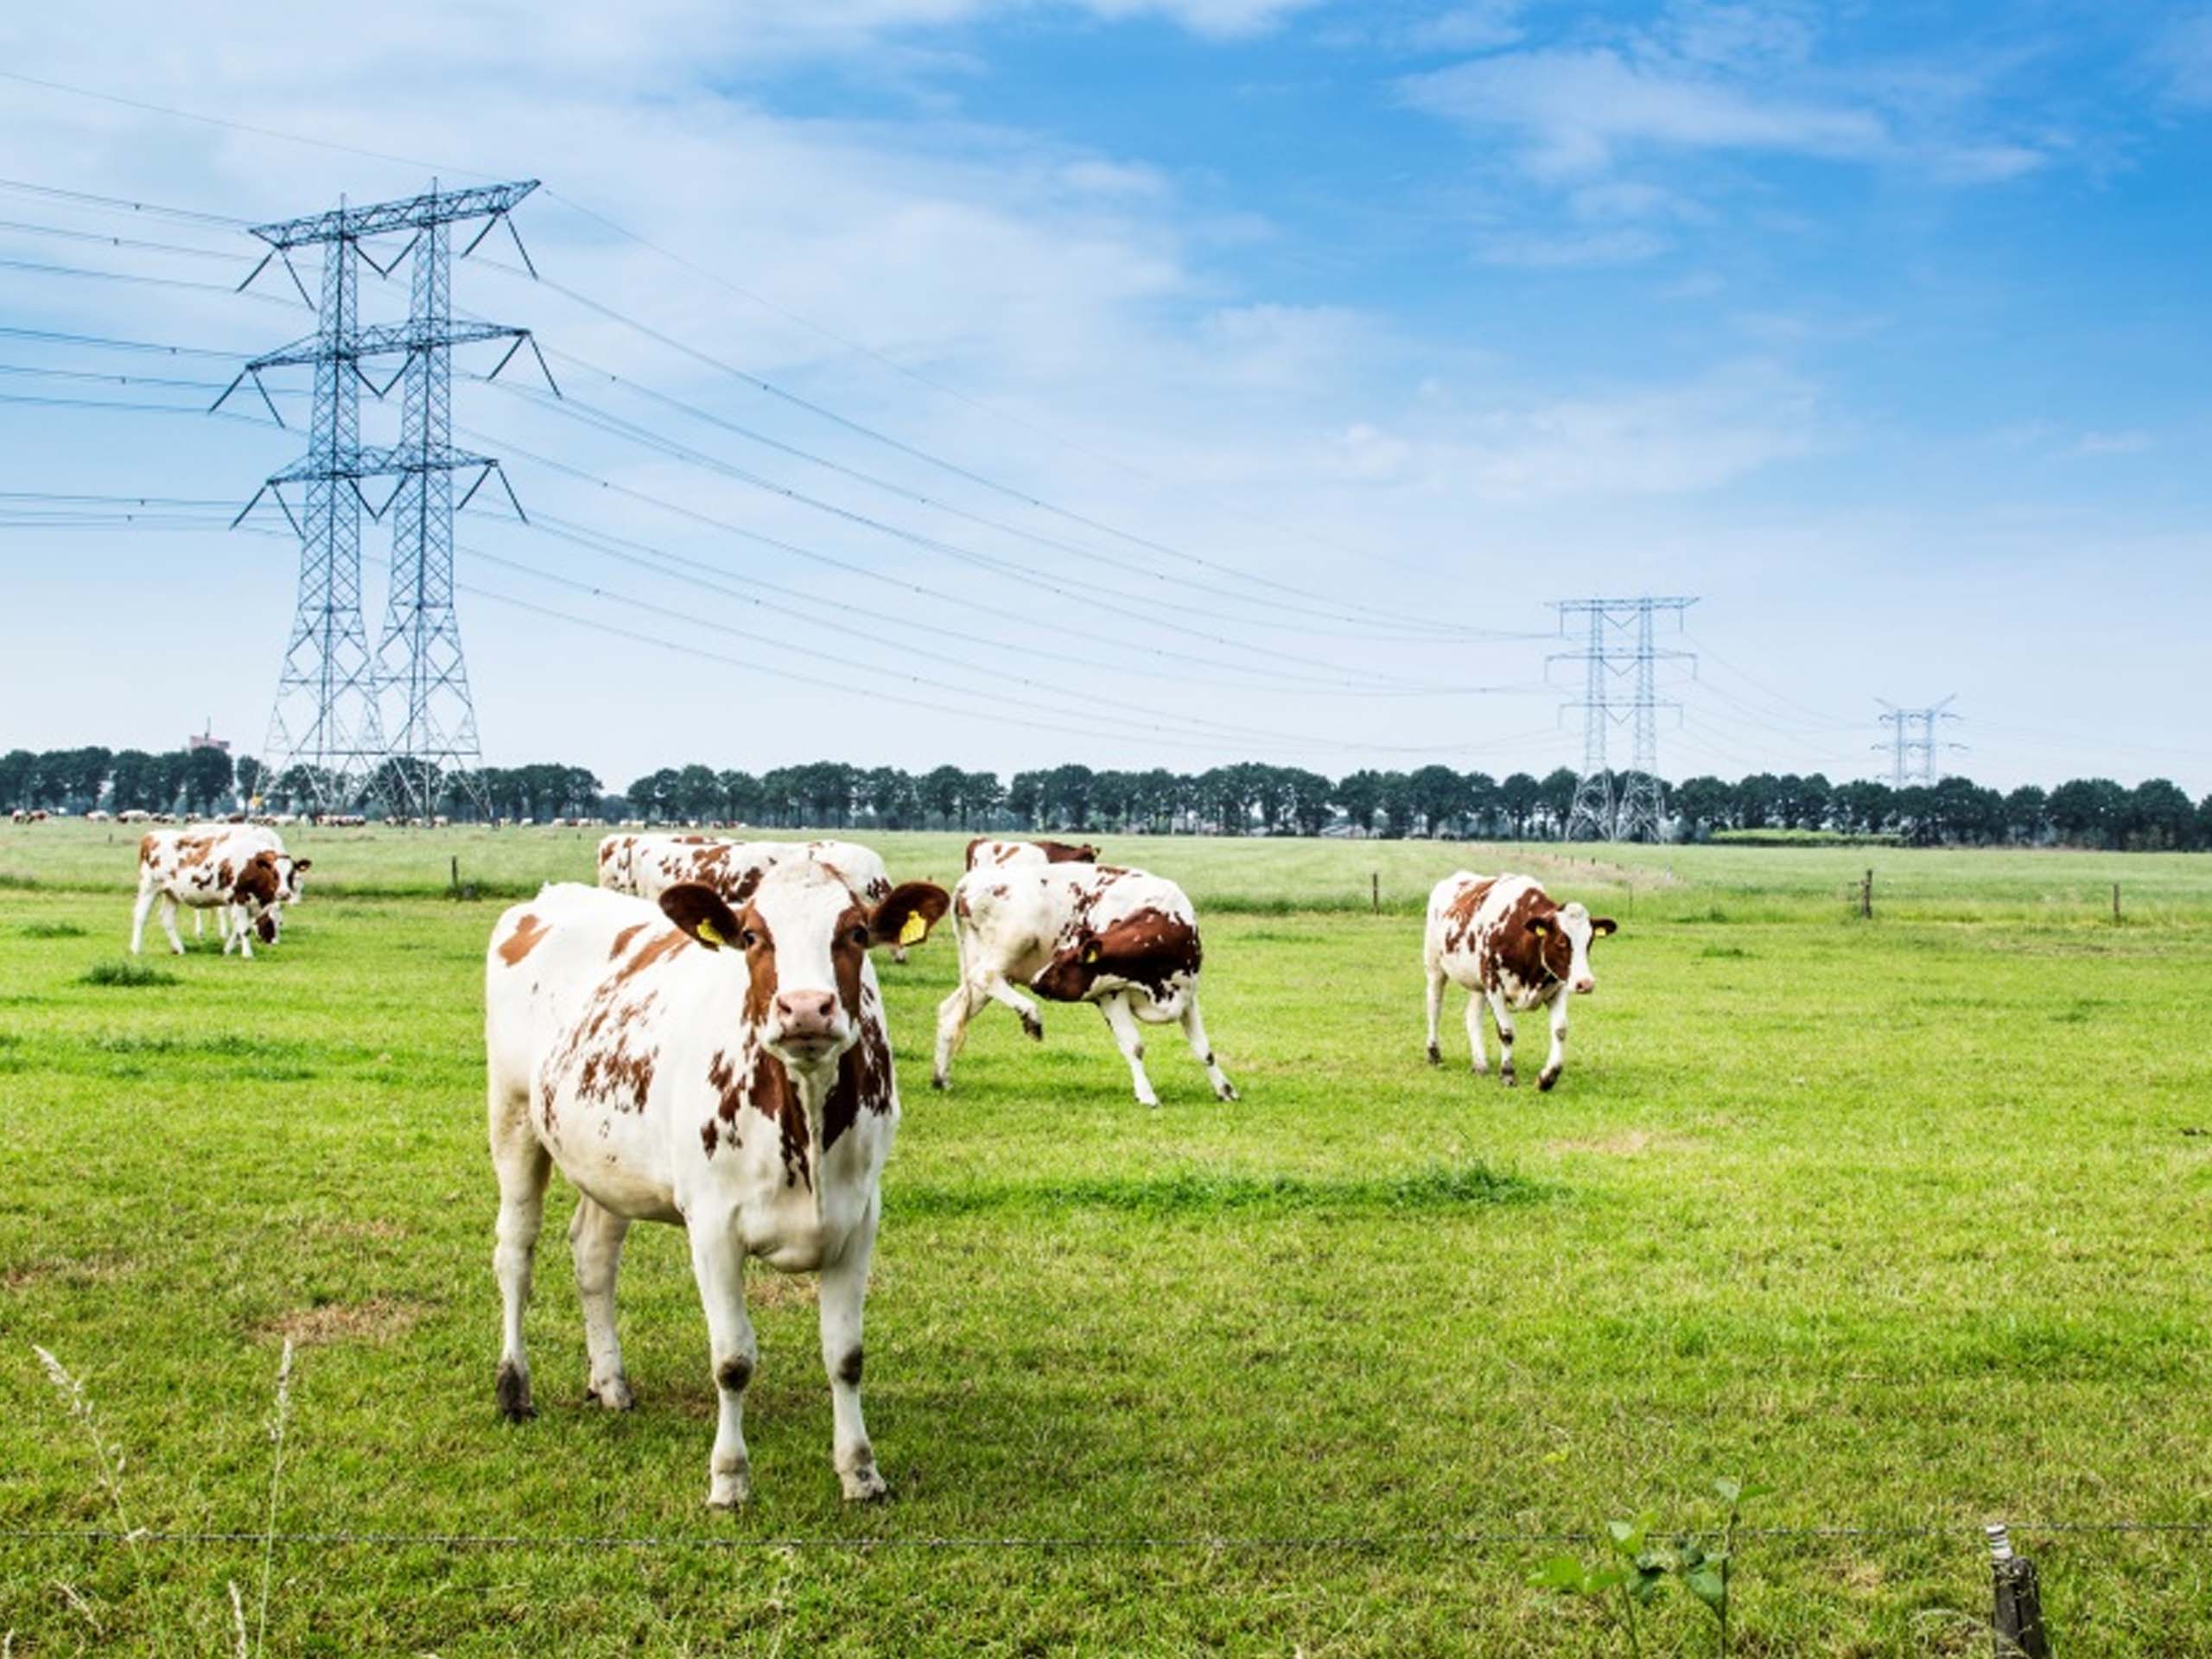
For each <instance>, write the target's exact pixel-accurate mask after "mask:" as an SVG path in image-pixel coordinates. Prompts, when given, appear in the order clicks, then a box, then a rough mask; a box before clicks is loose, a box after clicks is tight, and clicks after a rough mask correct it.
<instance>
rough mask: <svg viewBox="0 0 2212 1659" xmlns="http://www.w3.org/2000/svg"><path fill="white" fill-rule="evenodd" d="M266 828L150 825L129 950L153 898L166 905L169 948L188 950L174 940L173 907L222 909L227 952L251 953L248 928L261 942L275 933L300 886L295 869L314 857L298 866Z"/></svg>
mask: <svg viewBox="0 0 2212 1659" xmlns="http://www.w3.org/2000/svg"><path fill="white" fill-rule="evenodd" d="M270 839H271V837H270V836H269V834H268V832H267V831H266V830H262V829H230V828H228V827H225V828H220V829H152V830H149V831H148V832H147V833H146V834H145V835H144V836H141V837H140V838H139V842H138V903H137V908H136V909H135V910H134V911H133V912H132V914H131V918H130V954H131V955H132V956H134V957H135V956H137V955H138V954H139V952H140V950H141V948H142V947H143V944H144V943H145V937H146V917H147V914H148V912H150V911H151V910H152V909H153V907H154V901H155V900H156V899H160V900H161V905H162V931H163V932H165V933H167V934H168V936H169V949H170V950H173V951H174V952H175V953H176V954H177V955H178V956H182V955H183V954H184V941H183V940H182V939H181V938H178V937H177V931H176V907H177V906H179V905H189V906H192V907H193V908H194V910H207V909H216V908H219V909H220V910H221V911H222V912H224V916H223V926H222V931H223V954H224V955H225V956H228V955H229V954H230V953H231V951H232V950H233V949H236V950H238V952H239V953H240V954H241V955H243V956H247V957H251V956H252V955H253V941H252V939H251V938H250V937H249V936H248V930H249V928H251V931H252V932H255V933H258V934H259V935H260V936H261V940H262V943H263V944H273V943H275V941H276V938H277V916H278V914H279V913H280V912H281V910H282V907H283V905H284V903H285V900H286V899H287V897H288V896H289V894H290V893H292V892H294V891H295V889H296V883H297V881H298V879H299V876H298V872H299V871H300V870H302V869H304V868H306V867H307V866H308V864H309V863H311V862H312V860H307V859H302V860H300V861H298V862H297V863H295V862H294V861H293V860H292V859H291V858H290V857H289V855H286V854H284V853H283V852H282V851H278V850H275V849H271V848H270V846H269V844H268V842H269V841H270Z"/></svg>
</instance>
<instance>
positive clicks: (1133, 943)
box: [1029, 908, 1200, 1002]
mask: <svg viewBox="0 0 2212 1659" xmlns="http://www.w3.org/2000/svg"><path fill="white" fill-rule="evenodd" d="M1199 960H1200V951H1199V949H1198V929H1197V928H1196V927H1195V926H1194V925H1192V924H1191V923H1190V922H1188V921H1185V919H1184V918H1181V917H1179V916H1171V915H1169V914H1168V913H1167V912H1165V911H1160V910H1153V909H1149V908H1147V909H1145V910H1140V911H1135V912H1132V913H1131V914H1129V915H1127V916H1124V917H1122V918H1121V920H1119V921H1116V922H1109V923H1108V924H1107V925H1105V926H1104V927H1103V928H1093V927H1091V926H1090V925H1089V924H1088V923H1084V924H1082V925H1077V927H1076V928H1075V929H1073V930H1072V931H1071V932H1070V933H1068V934H1066V935H1065V936H1063V937H1062V938H1061V939H1060V942H1059V947H1058V950H1055V951H1054V952H1053V953H1052V961H1050V962H1048V963H1046V964H1045V966H1044V967H1043V968H1041V969H1039V970H1038V972H1037V973H1036V974H1034V975H1033V976H1031V978H1030V981H1029V983H1030V986H1031V988H1033V990H1035V991H1036V992H1037V994H1038V995H1039V996H1049V997H1051V998H1052V1000H1053V1001H1056V1002H1081V1001H1087V1000H1088V999H1090V998H1092V997H1096V996H1103V995H1108V994H1109V993H1111V992H1114V991H1122V990H1128V989H1129V988H1131V987H1133V986H1134V987H1138V988H1142V989H1143V990H1144V991H1145V992H1146V993H1147V995H1150V996H1151V997H1152V998H1153V999H1154V1001H1166V1000H1167V998H1168V997H1169V996H1170V995H1171V987H1170V982H1171V981H1172V980H1174V979H1176V978H1177V977H1178V976H1181V977H1182V978H1183V979H1185V980H1186V981H1187V980H1188V979H1189V978H1191V977H1192V976H1195V975H1196V974H1197V973H1198V963H1199Z"/></svg>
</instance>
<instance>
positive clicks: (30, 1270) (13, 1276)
mask: <svg viewBox="0 0 2212 1659" xmlns="http://www.w3.org/2000/svg"><path fill="white" fill-rule="evenodd" d="M134 1266H135V1264H134V1263H132V1262H130V1261H128V1260H126V1259H125V1258H124V1257H123V1256H119V1255H93V1256H86V1257H84V1258H82V1259H81V1260H78V1261H67V1260H64V1259H62V1258H60V1257H58V1256H48V1257H46V1258H44V1259H42V1260H41V1261H37V1262H18V1263H17V1264H16V1265H15V1266H14V1267H10V1268H0V1292H4V1293H6V1294H11V1295H12V1294H17V1293H20V1292H22V1291H26V1290H29V1289H31V1288H32V1287H35V1286H37V1285H50V1284H60V1285H66V1286H67V1287H69V1288H71V1289H73V1290H78V1289H85V1288H87V1287H91V1286H93V1285H111V1284H113V1283H114V1282H115V1281H117V1280H118V1279H120V1278H122V1277H123V1276H124V1274H127V1273H130V1271H131V1270H132V1268H133V1267H134Z"/></svg>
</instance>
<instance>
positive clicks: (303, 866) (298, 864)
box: [292, 858, 315, 870]
mask: <svg viewBox="0 0 2212 1659" xmlns="http://www.w3.org/2000/svg"><path fill="white" fill-rule="evenodd" d="M292 868H294V869H296V870H311V869H313V868H315V860H313V859H311V858H296V859H294V860H293V861H292Z"/></svg>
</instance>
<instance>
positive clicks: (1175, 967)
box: [931, 859, 1236, 1106]
mask: <svg viewBox="0 0 2212 1659" xmlns="http://www.w3.org/2000/svg"><path fill="white" fill-rule="evenodd" d="M952 915H953V937H954V939H955V941H956V942H957V944H958V946H959V950H960V983H959V984H958V985H957V986H956V987H954V988H953V991H952V995H950V996H948V997H946V998H945V999H944V1002H943V1003H942V1004H940V1005H939V1007H938V1017H937V1064H936V1069H935V1071H933V1073H932V1074H931V1083H932V1084H935V1086H936V1087H938V1088H939V1089H949V1088H950V1087H951V1086H952V1058H953V1056H954V1055H956V1054H957V1053H958V1052H960V1046H961V1044H962V1043H963V1041H964V1040H965V1039H966V1037H967V1034H968V1022H969V1020H972V1019H974V1018H975V1017H976V1014H977V1013H978V1012H980V1011H981V1010H982V1006H983V1004H984V1003H985V1002H987V1001H995V1002H1002V1003H1004V1004H1005V1005H1006V1006H1007V1007H1009V1008H1012V1009H1013V1010H1014V1013H1015V1014H1017V1015H1018V1016H1020V1020H1021V1028H1022V1029H1023V1030H1024V1031H1026V1032H1027V1033H1029V1035H1030V1036H1031V1037H1032V1038H1034V1039H1038V1040H1039V1041H1042V1040H1043V1039H1044V1035H1045V1026H1044V1021H1043V1020H1041V1019H1039V1016H1038V1013H1037V1007H1036V1005H1035V1004H1034V1003H1033V1002H1032V1001H1029V999H1028V998H1027V997H1026V996H1024V995H1021V993H1020V991H1017V990H1016V989H1014V982H1015V981H1020V982H1021V983H1023V984H1025V985H1027V986H1028V987H1029V988H1030V989H1032V990H1033V991H1035V992H1036V993H1037V994H1038V995H1039V996H1043V997H1047V998H1049V999H1051V1000H1052V1001H1055V1002H1090V1003H1093V1004H1095V1005H1096V1007H1097V1009H1098V1011H1099V1013H1100V1014H1103V1016H1105V1020H1106V1024H1107V1027H1108V1028H1109V1030H1111V1031H1112V1032H1113V1033H1114V1040H1115V1042H1116V1045H1118V1046H1119V1047H1120V1048H1121V1051H1122V1057H1123V1058H1126V1059H1127V1060H1128V1063H1129V1077H1130V1081H1131V1082H1132V1083H1133V1084H1135V1088H1136V1095H1137V1099H1138V1100H1139V1101H1140V1102H1141V1103H1143V1104H1144V1105H1147V1106H1157V1105H1158V1104H1160V1096H1158V1095H1156V1094H1154V1092H1153V1088H1152V1079H1151V1078H1150V1077H1147V1076H1146V1075H1145V1069H1144V1034H1143V1033H1142V1031H1141V1030H1140V1029H1139V1022H1140V1021H1141V1022H1143V1023H1145V1024H1148V1025H1164V1024H1166V1023H1167V1022H1168V1021H1170V1020H1176V1021H1179V1022H1180V1023H1181V1025H1182V1027H1183V1034H1184V1036H1185V1038H1186V1039H1188V1040H1189V1042H1190V1045H1191V1052H1192V1053H1193V1054H1195V1055H1197V1056H1198V1060H1199V1063H1200V1064H1201V1065H1204V1066H1205V1069H1206V1077H1208V1079H1209V1080H1211V1083H1212V1084H1213V1091H1214V1093H1215V1094H1216V1095H1217V1096H1220V1097H1221V1098H1222V1099H1224V1100H1234V1099H1236V1088H1235V1086H1234V1085H1233V1084H1230V1081H1229V1077H1228V1074H1227V1073H1226V1072H1224V1071H1223V1070H1222V1069H1221V1067H1220V1065H1219V1064H1218V1063H1217V1062H1216V1060H1215V1058H1214V1052H1213V1046H1212V1044H1211V1043H1210V1042H1209V1041H1208V1040H1207V1039H1206V1028H1205V1022H1204V1020H1201V1019H1200V1018H1199V1015H1198V967H1199V963H1200V961H1201V959H1202V952H1201V950H1200V948H1199V944H1198V916H1197V913H1196V912H1194V911H1193V910H1192V907H1191V901H1190V899H1188V898H1187V897H1185V894H1184V892H1183V890H1182V888H1180V887H1177V886H1176V885H1175V884H1174V883H1173V881H1170V880H1166V878H1165V877H1163V876H1157V875H1151V874H1147V873H1146V872H1145V871H1142V870H1125V869H1119V868H1115V867H1114V866H1112V865H1106V864H1086V863H1082V862H1075V861H1069V862H1062V863H1051V862H1048V861H1044V860H1041V859H1023V860H1018V861H1014V862H1013V863H1009V864H1003V865H1001V864H983V865H979V866H978V867H976V868H974V869H971V870H969V872H968V874H965V875H963V876H962V877H961V878H960V884H959V885H958V886H957V887H955V888H954V889H953V890H952Z"/></svg>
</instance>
